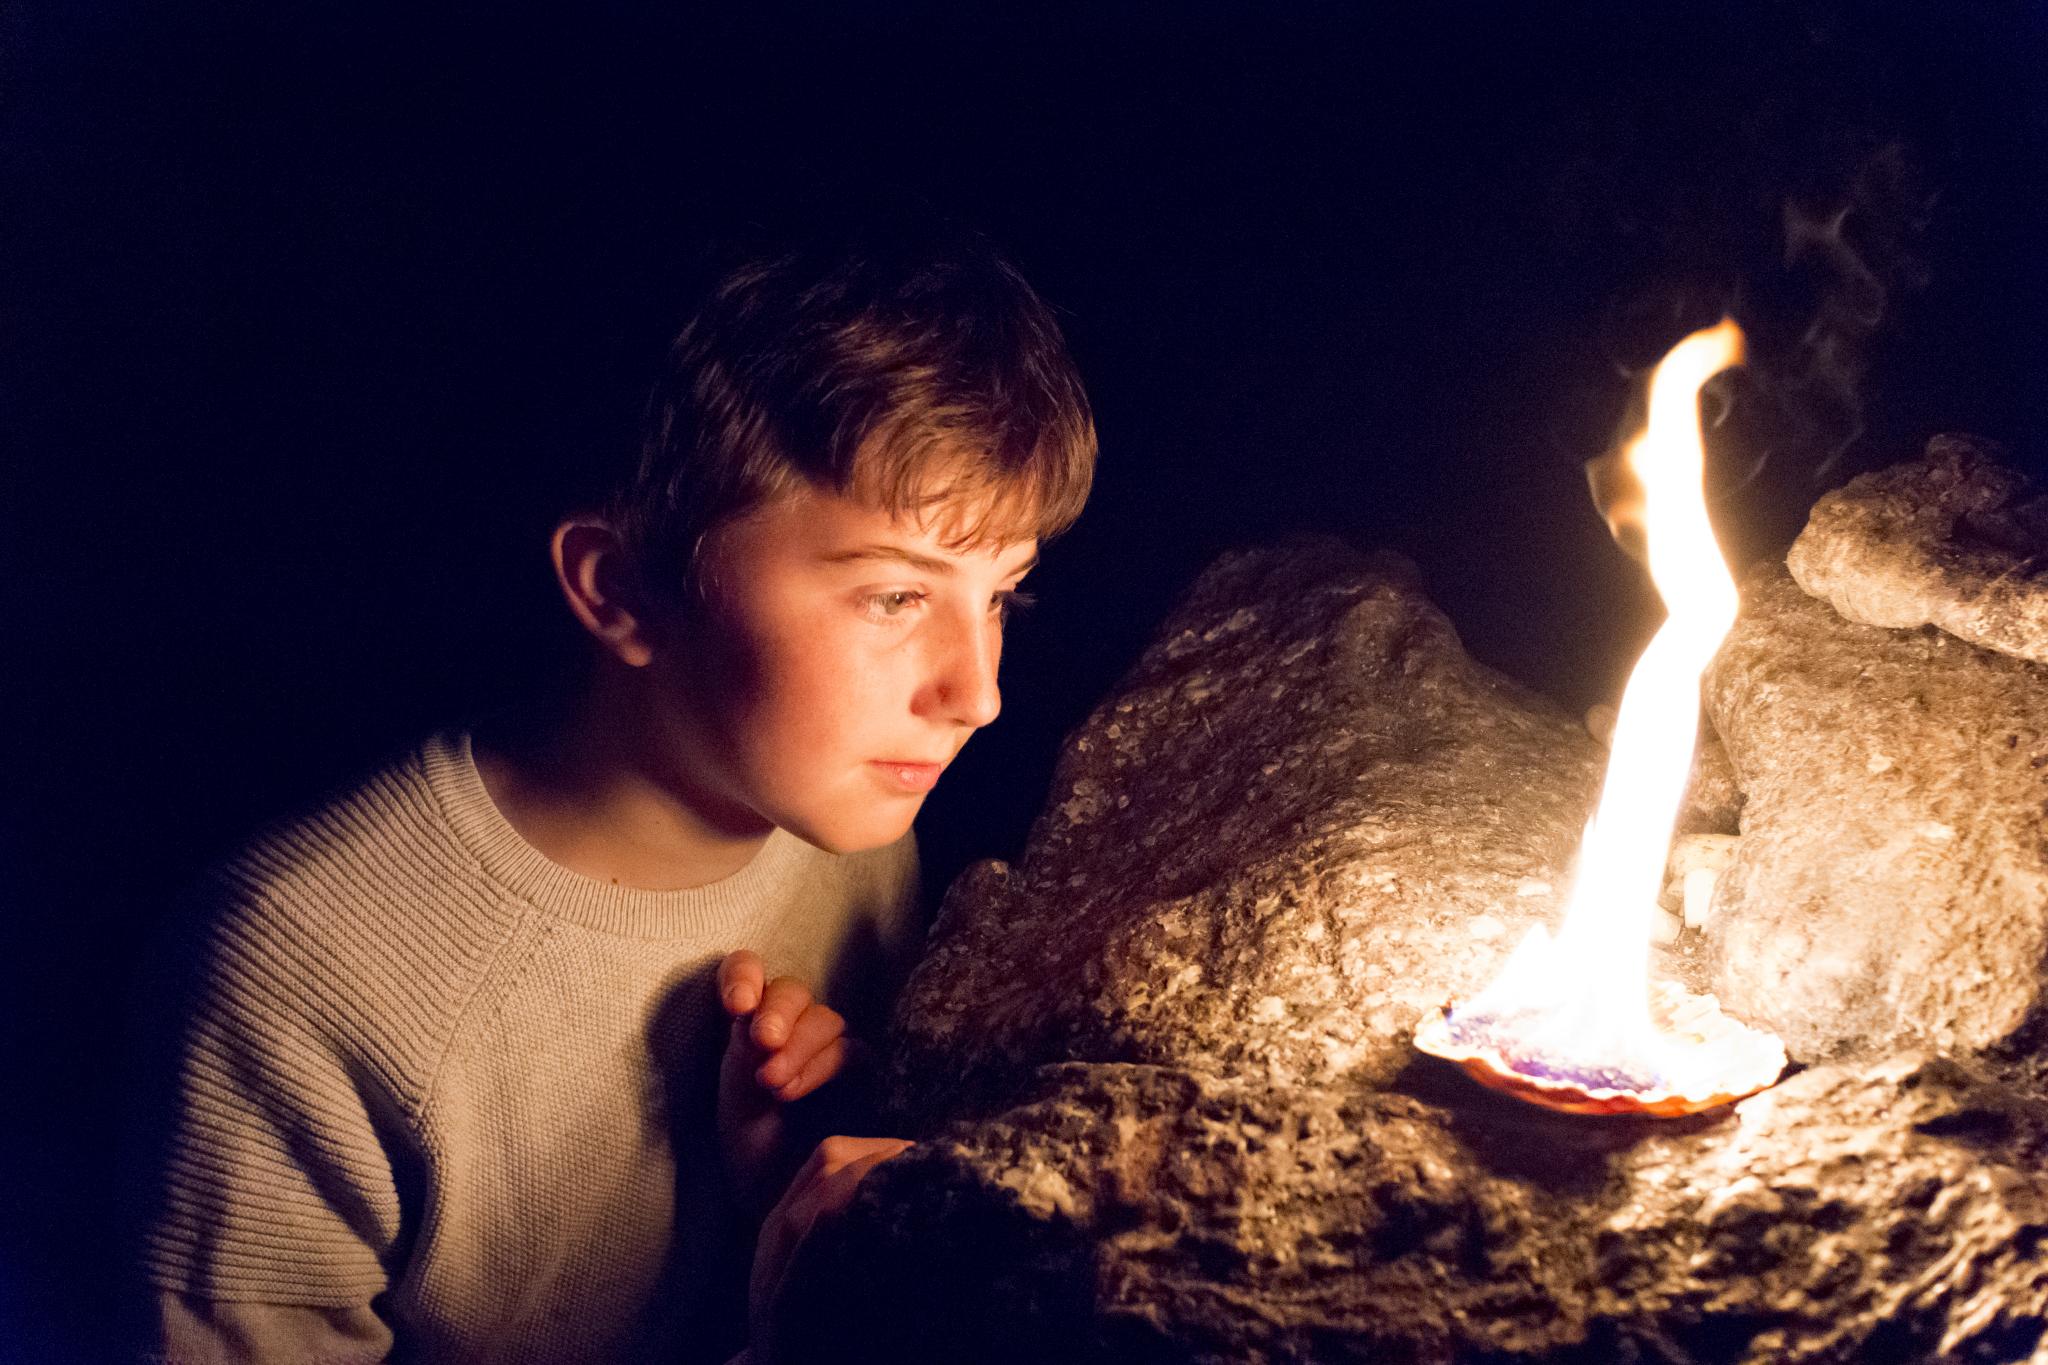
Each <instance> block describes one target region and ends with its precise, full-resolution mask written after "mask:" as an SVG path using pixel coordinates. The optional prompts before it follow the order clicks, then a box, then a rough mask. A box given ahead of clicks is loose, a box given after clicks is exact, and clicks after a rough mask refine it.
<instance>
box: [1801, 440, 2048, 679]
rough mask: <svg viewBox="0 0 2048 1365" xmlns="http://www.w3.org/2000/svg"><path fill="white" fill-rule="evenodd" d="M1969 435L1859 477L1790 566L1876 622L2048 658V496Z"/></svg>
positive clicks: (1816, 514) (1816, 510)
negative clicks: (1934, 629) (2031, 489)
mask: <svg viewBox="0 0 2048 1365" xmlns="http://www.w3.org/2000/svg"><path fill="white" fill-rule="evenodd" d="M2027 493H2028V488H2027V482H2026V480H2025V479H2024V478H2023V477H2022V476H2021V475H2020V474H2018V473H2017V472H2015V471H2013V470H2011V469H2007V468H2005V467H2003V466H2001V465H1999V464H1997V463H1996V462H1995V459H1994V457H1993V453H1992V451H1991V450H1990V449H1989V448H1987V447H1985V446H1983V445H1981V444H1979V443H1977V442H1974V441H1971V440H1969V439H1968V438H1967V437H1961V436H1937V437H1935V438H1934V440H1932V441H1931V442H1929V443H1928V446H1927V458H1926V459H1924V460H1920V461H1916V462H1914V463H1911V464H1902V465H1894V466H1893V467H1892V468H1890V469H1885V470H1880V471H1878V472H1877V473H1875V474H1865V475H1863V476H1861V477H1860V478H1855V479H1851V480H1850V481H1849V482H1848V483H1847V484H1845V485H1843V486H1842V487H1841V488H1839V489H1837V490H1835V491H1834V492H1832V493H1829V494H1827V495H1826V496H1824V497H1822V498H1821V500H1820V501H1819V502H1817V503H1815V504H1814V507H1813V512H1812V515H1811V516H1810V517H1809V518H1808V520H1807V523H1806V529H1805V530H1804V531H1802V532H1800V534H1799V539H1798V540H1796V541H1794V542H1793V545H1792V552H1791V554H1790V555H1788V556H1787V557H1786V564H1787V566H1788V567H1789V568H1790V569H1791V570H1792V576H1793V577H1794V578H1795V579H1797V580H1798V581H1799V586H1801V587H1802V588H1804V589H1806V591H1808V592H1809V593H1812V594H1813V595H1814V596H1815V597H1818V598H1821V599H1822V600H1824V601H1826V602H1829V603H1831V604H1832V605H1833V606H1834V608H1835V610H1836V611H1838V612H1840V613H1841V614H1842V615H1843V616H1845V617H1847V618H1848V619H1849V620H1851V621H1855V622H1858V623H1860V624H1862V625H1868V626H1888V627H1894V628H1898V627H1910V626H1921V625H1935V626H1939V627H1941V628H1942V629H1943V630H1945V631H1947V632H1949V633H1950V634H1951V635H1955V636H1957V637H1958V638H1960V639H1964V640H1968V641H1970V642H1971V643H1972V644H1978V645H1982V646H1984V647H1985V648H1987V649H1995V650H1998V651H2000V652H2002V653H2006V654H2012V655H2016V656H2017V657H2019V658H2023V659H2031V660H2033V661H2034V662H2036V663H2048V498H2042V497H2035V498H2029V497H2028V496H2027Z"/></svg>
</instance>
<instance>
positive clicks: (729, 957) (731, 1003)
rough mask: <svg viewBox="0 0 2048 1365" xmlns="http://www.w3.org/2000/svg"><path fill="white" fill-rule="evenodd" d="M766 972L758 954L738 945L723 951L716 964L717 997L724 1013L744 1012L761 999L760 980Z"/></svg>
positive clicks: (749, 1010)
mask: <svg viewBox="0 0 2048 1365" xmlns="http://www.w3.org/2000/svg"><path fill="white" fill-rule="evenodd" d="M765 975H766V972H765V970H764V969H763V967H762V966H761V955H760V954H759V953H756V952H753V951H751V950H750V949H746V948H742V949H740V950H739V951H738V952H736V953H727V954H726V955H725V959H724V960H723V961H722V962H720V963H719V964H718V999H719V1001H720V1002H721V1003H722V1004H724V1006H725V1012H726V1013H727V1014H747V1013H749V1012H751V1011H752V1010H753V1009H754V1008H755V1007H756V1006H757V1005H759V1004H760V1003H761V981H762V978H763V977H764V976H765Z"/></svg>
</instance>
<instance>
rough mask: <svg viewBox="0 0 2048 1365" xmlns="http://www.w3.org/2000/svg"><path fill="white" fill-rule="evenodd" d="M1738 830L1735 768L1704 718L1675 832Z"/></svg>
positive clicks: (1739, 803)
mask: <svg viewBox="0 0 2048 1365" xmlns="http://www.w3.org/2000/svg"><path fill="white" fill-rule="evenodd" d="M1741 827H1742V789H1741V788H1740V787H1739V786H1737V785H1736V782H1735V765H1734V764H1732V763H1730V762H1729V761H1728V749H1727V747H1726V746H1725V745H1723V744H1722V743H1721V737H1720V736H1719V735H1717V734H1715V733H1714V730H1713V726H1712V725H1710V724H1708V723H1707V722H1706V720H1705V719H1704V718H1703V719H1702V720H1701V722H1700V738H1699V746H1698V747H1697V748H1696V749H1694V750H1693V757H1692V775H1691V777H1689V778H1688V779H1687V781H1686V784H1685V804H1684V805H1682V806H1681V807H1679V811H1678V832H1679V833H1680V834H1733V833H1735V832H1736V831H1737V830H1738V829H1740V828H1741Z"/></svg>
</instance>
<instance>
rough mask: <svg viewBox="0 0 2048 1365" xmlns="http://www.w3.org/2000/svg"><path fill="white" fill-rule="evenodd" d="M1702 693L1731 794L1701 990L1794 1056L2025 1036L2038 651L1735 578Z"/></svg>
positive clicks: (2036, 981) (2037, 909)
mask: <svg viewBox="0 0 2048 1365" xmlns="http://www.w3.org/2000/svg"><path fill="white" fill-rule="evenodd" d="M1706 698H1707V705H1708V708H1709V710H1710V711H1711V712H1712V714H1713V718H1714V724H1715V727H1716V729H1717V730H1719V732H1720V734H1721V736H1722V739H1723V741H1724V742H1725V743H1726V744H1727V746H1728V751H1729V755H1730V757H1731V758H1732V759H1733V760H1734V764H1735V768H1736V771H1737V773H1738V775H1739V778H1740V781H1741V784H1742V789H1743V791H1744V793H1745V794H1746V797H1747V802H1746V804H1745V806H1744V808H1743V814H1742V836H1743V837H1742V842H1741V844H1740V846H1739V847H1738V850H1737V853H1736V857H1735V862H1734V864H1733V865H1732V866H1731V867H1730V868H1729V869H1728V871H1727V872H1726V873H1724V874H1723V876H1722V878H1721V882H1720V885H1719V888H1718V890H1717V892H1716V898H1715V908H1714V915H1713V919H1712V921H1711V923H1710V925H1709V928H1708V936H1709V950H1710V957H1711V965H1712V970H1713V980H1714V988H1715V994H1716V995H1718V996H1719V997H1720V998H1721V1000H1722V1002H1723V1003H1724V1004H1725V1005H1727V1006H1728V1007H1729V1008H1730V1009H1732V1010H1734V1011H1736V1012H1737V1013H1740V1014H1743V1015H1745V1016H1747V1017H1750V1018H1751V1019H1752V1020H1754V1021H1756V1022H1760V1023H1763V1024H1765V1025H1767V1026H1768V1027H1770V1028H1771V1029H1773V1030H1774V1031H1776V1032H1777V1033H1778V1035H1779V1036H1780V1037H1782V1038H1783V1039H1784V1040H1785V1043H1786V1046H1787V1048H1788V1049H1789V1050H1790V1051H1791V1053H1792V1054H1793V1056H1794V1057H1797V1058H1801V1059H1806V1060H1818V1059H1822V1058H1826V1057H1830V1056H1837V1055H1843V1056H1846V1055H1863V1056H1869V1055H1876V1054H1880V1053H1883V1052H1885V1051H1889V1050H1892V1049H1895V1048H1899V1047H1905V1046H1915V1045H1920V1046H1928V1047H1932V1048H1935V1049H1939V1050H1942V1051H1960V1052H1984V1051H1993V1052H2008V1053H2010V1052H2014V1051H2016V1050H2031V1049H2032V1048H2033V1046H2034V1042H2033V1039H2034V1035H2035V1034H2036V1032H2037V1031H2038V1030H2039V1028H2040V1027H2041V1022H2042V1020H2041V1016H2042V1013H2043V1009H2044V1003H2048V1002H2044V995H2048V992H2044V981H2048V822H2044V816H2048V668H2043V667H2042V666H2040V665H2038V664H2031V663H2027V662H2025V661H2023V660H2019V659H2014V658H2009V657H2007V656H2005V655H2002V654H1995V653H1992V652H1990V651H1988V650H1982V649H1977V648H1975V647H1973V646H1971V645H1967V644H1965V643H1963V642H1962V641H1961V640H1958V639H1956V638H1955V637H1954V636H1951V635H1948V634H1945V633H1943V632H1941V631H1937V630H1928V629H1921V630H1881V629H1878V628H1875V627H1871V626H1859V625H1855V624H1852V623H1851V622H1848V621H1844V620H1843V619H1842V618H1841V617H1840V616H1838V615H1836V614H1835V612H1834V611H1832V610H1830V609H1829V607H1828V606H1827V605H1826V604H1825V603H1822V602H1819V601H1816V600H1815V599H1813V598H1811V597H1809V596H1807V595H1806V594H1805V593H1803V592H1801V591H1800V590H1799V588H1798V586H1797V585H1796V584H1794V583H1793V582H1792V580H1791V579H1790V578H1789V577H1788V576H1787V575H1786V574H1785V573H1784V572H1783V571H1780V570H1769V571H1766V572H1764V573H1761V574H1758V575H1756V576H1754V577H1752V578H1751V579H1750V580H1749V581H1748V582H1747V583H1746V584H1745V590H1744V603H1743V615H1742V618H1741V620H1740V621H1739V622H1738V623H1737V625H1736V628H1735V630H1734V631H1733V632H1732V633H1731V634H1730V636H1729V639H1728V642H1727V644H1726V645H1725V646H1724V647H1723V648H1722V650H1721V653H1720V655H1719V656H1718V657H1717V658H1716V659H1715V661H1714V664H1713V666H1712V667H1711V668H1710V669H1709V670H1708V673H1707V680H1706Z"/></svg>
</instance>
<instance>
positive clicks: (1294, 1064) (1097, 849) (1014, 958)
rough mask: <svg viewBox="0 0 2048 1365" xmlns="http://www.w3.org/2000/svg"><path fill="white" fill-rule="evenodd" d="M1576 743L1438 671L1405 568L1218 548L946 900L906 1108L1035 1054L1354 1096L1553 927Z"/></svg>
mask: <svg viewBox="0 0 2048 1365" xmlns="http://www.w3.org/2000/svg"><path fill="white" fill-rule="evenodd" d="M1603 762H1604V752H1603V751H1602V750H1601V749H1600V748H1599V746H1598V745H1596V744H1595V743H1594V742H1593V741H1592V740H1591V739H1590V738H1589V737H1588V736H1587V735H1586V734H1585V732H1584V731H1583V730H1582V729H1581V728H1580V727H1579V725H1578V724H1577V723H1576V722H1574V721H1573V720H1572V718H1571V717H1570V716H1569V715H1568V714H1567V713H1565V712H1564V711H1562V710H1561V709H1559V708H1558V707H1556V706H1554V705H1553V704H1551V703H1549V702H1548V701H1545V700H1544V699H1542V698H1540V697H1538V696H1537V695H1536V694H1534V693H1531V692H1529V691H1527V690H1525V689H1523V688H1521V687H1520V686H1518V685H1516V684H1514V683H1512V682H1510V681H1508V680H1507V679H1506V678H1504V677H1502V676H1501V675H1499V674H1497V673H1494V672H1492V671H1490V670H1488V669H1486V668H1483V667H1481V666H1480V665H1478V664H1476V663H1474V662H1473V661H1472V660H1471V659H1470V658H1468V657H1467V656H1466V654H1465V652H1464V650H1463V649H1462V648H1461V647H1460V645H1459V643H1458V637H1457V634H1456V632H1455V631H1454V630H1452V628H1451V625H1450V622H1449V621H1447V620H1446V619H1445V618H1444V616H1443V614H1442V613H1441V612H1439V611H1438V610H1437V609H1436V608H1435V607H1434V606H1433V605H1431V604H1430V602H1429V600H1428V599H1427V598H1426V597H1425V596H1424V595H1423V594H1422V592H1421V590H1420V588H1419V586H1418V585H1417V582H1416V579H1415V573H1414V570H1413V568H1412V567H1411V566H1409V565H1407V564H1406V563H1405V561H1399V560H1397V559H1393V558H1389V557H1380V558H1370V559H1369V558H1367V557H1365V556H1362V555H1360V554H1358V553H1357V552H1356V551H1353V550H1351V549H1349V548H1347V547H1345V546H1344V545H1342V544H1341V543H1339V542H1336V541H1330V540H1323V541H1312V542H1306V543H1304V544H1302V545H1301V546H1298V547H1296V548H1295V549H1293V550H1291V551H1284V552H1282V551H1263V552H1255V553H1247V554H1239V555H1233V556H1226V557H1225V558H1224V559H1223V560H1222V561H1220V562H1219V563H1218V564H1216V565H1215V566H1213V567H1212V568H1211V569H1210V570H1209V571H1207V572H1206V573H1204V574H1203V575H1202V577H1201V578H1200V580H1199V581H1198V582H1197V583H1196V584H1195V585H1194V587H1193V588H1192V589H1191V590H1190V592H1189V594H1188V596H1187V598H1186V599H1185V600H1184V601H1183V602H1182V604H1181V605H1180V606H1179V608H1178V609H1177V610H1176V611H1175V612H1174V614H1173V615H1172V617H1171V619H1170V620H1169V621H1168V622H1167V623H1166V624H1165V625H1164V626H1163V627H1162V628H1161V630H1160V632H1159V635H1158V636H1157V642H1156V643H1155V644H1154V645H1153V647H1152V648H1151V649H1149V650H1148V651H1147V652H1146V653H1145V655H1144V656H1143V657H1142V658H1141V659H1140V660H1139V661H1138V663H1137V665H1136V666H1135V668H1134V669H1133V671H1132V673H1131V674H1130V676H1129V677H1128V678H1126V679H1125V680H1124V682H1123V683H1122V685H1121V686H1120V687H1119V688H1118V689H1117V691H1116V692H1115V694H1114V695H1113V696H1112V697H1111V698H1110V699H1109V700H1108V701H1106V702H1104V703H1103V705H1102V706H1100V707H1099V708H1098V709H1097V710H1096V711H1095V713H1094V714H1093V715H1092V716H1090V717H1089V718H1088V720H1087V721H1086V722H1085V723H1084V724H1083V725H1082V726H1081V727H1080V728H1079V729H1078V730H1077V731H1075V733H1074V734H1073V735H1071V736H1070V737H1069V738H1068V741H1067V745H1066V748H1065V750H1064V752H1063V754H1062V757H1061V760H1060V764H1059V767H1058V769H1057V771H1056V772H1055V774H1054V778H1053V794H1052V796H1051V798H1050V799H1049V801H1048V802H1047V805H1046V808H1045V810H1044V812H1043V813H1042V814H1041V816H1040V818H1039V820H1038V822H1037V824H1036V825H1035V827H1034V828H1033V830H1032V834H1031V839H1030V846H1029V849H1028V852H1027V854H1026V856H1025V858H1024V861H1023V865H1022V866H1021V867H1019V868H1015V869H1012V868H1008V867H1005V866H1003V865H1001V864H993V863H990V864H981V865H979V866H977V867H975V868H972V869H970V870H969V871H968V872H967V873H966V874H964V875H963V876H962V877H961V878H960V879H959V880H958V881H956V882H955V883H954V885H953V886H952V888H951V889H950V891H949V894H948V895H947V897H946V899H945V903H944V906H943V908H942V910H941V913H940V916H939V920H938V922H937V924H936V925H935V926H934V928H933V933H932V938H931V941H930V946H929V947H928V949H927V955H926V957H925V959H924V961H923V963H922V964H921V965H920V967H919V969H918V971H917V972H916V974H915V975H914V976H913V977H912V979H911V981H910V983H909V986H908V987H907V989H906V992H905V996H904V999H903V1002H902V1004H901V1005H900V1007H899V1009H898V1034H897V1037H896V1038H895V1039H894V1043H895V1049H894V1051H895V1055H896V1056H897V1058H898V1059H899V1061H898V1068H897V1072H896V1082H897V1088H896V1095H897V1098H898V1101H899V1103H900V1104H901V1106H902V1108H903V1110H904V1111H905V1112H906V1113H914V1112H917V1111H919V1110H921V1109H924V1108H927V1107H928V1106H931V1105H937V1106H940V1107H941V1108H942V1109H943V1110H944V1111H945V1112H948V1113H957V1112H959V1109H958V1106H960V1105H962V1104H963V1103H967V1102H969V1099H970V1096H971V1095H975V1094H980V1093H981V1092H984V1091H985V1092H987V1097H988V1100H989V1102H1000V1101H1001V1100H1002V1099H1003V1098H1004V1096H1005V1090H1006V1087H1007V1086H1008V1085H1010V1084H1011V1083H1013V1082H1014V1080H1015V1078H1016V1077H1018V1076H1019V1075H1022V1074H1026V1073H1027V1072H1028V1070H1029V1068H1030V1067H1031V1066H1033V1065H1036V1064H1037V1063H1039V1062H1042V1061H1047V1060H1051V1059H1056V1058H1057V1059H1063V1060H1086V1061H1097V1062H1117V1063H1144V1064H1149V1065H1168V1066H1181V1067H1187V1068H1191V1069H1195V1070H1200V1071H1204V1072H1208V1073H1211V1074H1235V1073H1246V1074H1251V1075H1256V1076H1258V1077H1261V1078H1263V1079H1265V1080H1268V1081H1270V1082H1271V1083H1273V1084H1275V1085H1283V1086H1285V1085H1303V1084H1364V1083H1367V1082H1372V1081H1382V1080H1385V1079H1386V1078H1387V1077H1389V1076H1391V1075H1393V1074H1394V1073H1395V1072H1396V1071H1397V1070H1399V1068H1400V1067H1401V1066H1402V1065H1404V1064H1405V1062H1406V1061H1407V1058H1408V1048H1407V1045H1406V1043H1405V1041H1404V1040H1403V1039H1402V1037H1401V1035H1402V1034H1403V1032H1404V1031H1405V1030H1407V1029H1409V1028H1411V1027H1412V1026H1413V1025H1414V1023H1415V1021H1416V1020H1417V1019H1418V1018H1420V1017H1421V1016H1422V1015H1423V1014H1424V1013H1425V1012H1427V1011H1428V1010H1430V1009H1433V1008H1435V1007H1436V1006H1438V1005H1441V1004H1443V1003H1444V1001H1445V1000H1447V999H1449V998H1451V997H1453V996H1458V995H1465V994H1469V993H1471V992H1472V991H1474V990H1476V989H1477V988H1478V987H1479V986H1480V985H1482V984H1484V982H1485V981H1486V979H1488V978H1489V977H1491V976H1492V974H1493V972H1494V969H1495V967H1496V966H1497V965H1498V963H1499V962H1500V960H1501V959H1502V958H1504V957H1505V955H1506V954H1507V952H1508V951H1509V950H1510V949H1511V948H1512V947H1513V946H1514V945H1515V943H1516V942H1518V941H1519V940H1520V939H1521V938H1522V936H1523V935H1524V934H1525V933H1527V931H1528V930H1529V928H1530V927H1531V926H1533V925H1535V924H1537V923H1544V922H1549V921H1551V920H1552V919H1554V917H1555V916H1556V915H1557V914H1558V913H1559V912H1560V911H1561V908H1562V906H1561V901H1560V897H1561V896H1562V894H1563V891H1564V889H1565V885H1566V878H1565V872H1566V867H1567V864H1568V861H1569V859H1570V857H1571V855H1572V853H1573V851H1574V849H1575V848H1576V847H1577V844H1578V841H1579V838H1580V835H1581V834H1582V832H1583V829H1584V825H1585V821H1586V819H1587V817H1588V815H1589V814H1590V812H1591V809H1592V801H1593V796H1594V792H1595V789H1596V785H1597V783H1598V780H1599V772H1600V767H1601V765H1602V763H1603Z"/></svg>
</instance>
